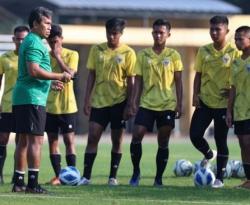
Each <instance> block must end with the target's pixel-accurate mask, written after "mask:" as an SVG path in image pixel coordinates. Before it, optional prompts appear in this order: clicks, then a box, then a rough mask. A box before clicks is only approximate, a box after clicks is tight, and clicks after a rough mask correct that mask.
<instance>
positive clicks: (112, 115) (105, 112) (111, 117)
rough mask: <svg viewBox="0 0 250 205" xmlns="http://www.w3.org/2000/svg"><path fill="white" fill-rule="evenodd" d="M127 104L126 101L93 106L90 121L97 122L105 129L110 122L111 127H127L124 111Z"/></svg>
mask: <svg viewBox="0 0 250 205" xmlns="http://www.w3.org/2000/svg"><path fill="white" fill-rule="evenodd" d="M125 106H126V101H123V102H121V103H118V104H115V105H113V106H110V107H103V108H93V107H92V108H91V113H90V118H89V121H90V122H96V123H98V124H100V125H101V126H102V127H103V129H105V128H106V127H107V125H108V123H110V127H111V129H114V130H115V129H122V128H125V127H126V123H125V121H124V120H123V112H124V109H125Z"/></svg>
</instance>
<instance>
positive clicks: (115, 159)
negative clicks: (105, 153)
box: [109, 152, 122, 178]
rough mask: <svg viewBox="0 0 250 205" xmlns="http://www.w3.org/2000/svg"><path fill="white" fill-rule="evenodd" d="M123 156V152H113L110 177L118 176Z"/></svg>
mask: <svg viewBox="0 0 250 205" xmlns="http://www.w3.org/2000/svg"><path fill="white" fill-rule="evenodd" d="M121 158H122V154H121V153H115V152H111V163H110V174H109V178H116V174H117V170H118V167H119V164H120V161H121Z"/></svg>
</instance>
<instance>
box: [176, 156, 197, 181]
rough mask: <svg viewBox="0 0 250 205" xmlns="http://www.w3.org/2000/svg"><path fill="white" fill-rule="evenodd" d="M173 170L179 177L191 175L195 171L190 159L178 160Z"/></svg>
mask: <svg viewBox="0 0 250 205" xmlns="http://www.w3.org/2000/svg"><path fill="white" fill-rule="evenodd" d="M173 172H174V174H175V176H177V177H183V176H190V175H191V174H192V172H193V165H192V163H191V162H190V161H188V160H185V159H180V160H177V161H176V162H175V165H174V169H173Z"/></svg>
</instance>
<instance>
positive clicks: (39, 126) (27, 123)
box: [12, 104, 46, 136]
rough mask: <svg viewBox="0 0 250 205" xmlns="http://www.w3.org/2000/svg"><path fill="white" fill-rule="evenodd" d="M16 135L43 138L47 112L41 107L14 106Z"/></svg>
mask: <svg viewBox="0 0 250 205" xmlns="http://www.w3.org/2000/svg"><path fill="white" fill-rule="evenodd" d="M12 111H13V114H14V116H15V122H16V128H15V130H16V133H17V134H31V135H36V136H43V135H44V130H45V122H46V110H45V107H44V106H40V105H31V104H29V105H14V106H12Z"/></svg>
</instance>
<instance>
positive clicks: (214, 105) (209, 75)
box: [1, 15, 250, 193]
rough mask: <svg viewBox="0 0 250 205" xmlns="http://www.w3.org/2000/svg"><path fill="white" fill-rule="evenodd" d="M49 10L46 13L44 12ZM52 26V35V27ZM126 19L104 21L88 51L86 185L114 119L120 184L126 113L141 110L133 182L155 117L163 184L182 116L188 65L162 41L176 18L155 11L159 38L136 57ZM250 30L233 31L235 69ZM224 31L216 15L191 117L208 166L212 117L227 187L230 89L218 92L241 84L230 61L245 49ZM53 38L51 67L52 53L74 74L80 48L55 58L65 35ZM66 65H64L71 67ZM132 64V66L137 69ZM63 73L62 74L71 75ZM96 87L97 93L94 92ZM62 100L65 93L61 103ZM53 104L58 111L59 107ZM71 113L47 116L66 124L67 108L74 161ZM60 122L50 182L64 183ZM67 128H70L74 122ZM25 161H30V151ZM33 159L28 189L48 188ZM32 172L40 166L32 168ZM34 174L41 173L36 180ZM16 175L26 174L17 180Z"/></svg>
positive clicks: (243, 126) (243, 131) (20, 186)
mask: <svg viewBox="0 0 250 205" xmlns="http://www.w3.org/2000/svg"><path fill="white" fill-rule="evenodd" d="M45 17H48V16H46V15H45ZM53 27H54V28H57V30H58V28H60V27H58V26H53ZM53 27H52V31H51V35H53ZM124 27H125V21H124V20H122V19H117V18H114V19H111V20H109V21H107V22H106V33H107V43H103V44H100V45H96V46H93V47H92V48H91V51H90V54H89V59H88V63H87V68H88V69H89V75H88V81H87V87H86V95H85V102H84V103H85V104H84V112H85V114H87V115H89V116H90V120H89V135H88V143H87V147H86V151H85V156H84V173H83V177H82V179H81V181H80V182H79V185H87V184H89V183H90V182H91V181H90V178H91V170H92V166H93V163H94V160H95V157H96V153H97V145H98V142H99V139H100V137H101V134H102V132H103V131H104V130H105V128H106V126H107V124H108V123H111V139H112V151H111V167H110V176H109V180H108V183H109V184H110V185H117V184H118V182H117V179H116V173H117V169H118V167H119V163H120V160H121V155H122V154H121V143H122V136H123V131H124V126H125V120H126V119H128V118H129V117H131V116H134V115H135V114H136V117H135V126H134V130H133V137H132V142H131V145H130V151H131V159H132V163H133V167H134V170H133V175H132V177H131V180H130V184H131V185H132V186H137V185H139V180H140V177H141V176H140V166H139V164H140V159H141V155H142V145H141V142H142V139H143V136H144V134H145V133H146V132H147V131H151V130H152V127H153V124H154V122H155V121H156V123H157V128H158V138H157V139H158V145H159V147H158V151H157V155H156V166H157V171H156V176H155V180H154V185H156V186H162V175H163V172H164V170H165V167H166V165H167V161H168V153H169V150H168V142H169V137H170V134H171V130H172V129H173V128H174V123H175V119H176V118H179V117H180V116H181V110H182V81H181V72H182V70H183V66H182V63H181V58H180V55H179V54H178V52H177V51H175V50H174V49H170V48H167V47H166V46H165V43H166V39H167V38H168V37H169V36H170V29H171V25H170V23H169V22H167V21H165V20H163V19H158V20H156V21H155V22H154V24H153V32H152V35H153V39H154V45H153V47H152V48H147V49H144V50H142V51H140V52H139V53H138V55H137V61H136V57H135V53H134V51H133V50H132V49H131V48H129V47H128V46H126V45H124V44H120V37H121V35H122V33H123V29H124ZM31 28H32V27H31ZM59 30H60V29H59ZM249 32H250V30H249V27H241V28H239V29H238V30H237V31H236V36H237V38H236V39H235V40H236V45H237V47H238V48H239V49H240V50H243V55H242V56H243V59H240V58H239V59H237V60H238V61H240V64H239V62H238V63H237V64H236V68H235V69H234V73H235V74H237V72H236V71H238V66H239V65H241V66H240V67H239V68H242V69H241V70H243V71H245V70H244V69H245V67H244V66H246V65H247V63H246V62H245V60H244V59H245V57H246V56H247V57H248V55H247V53H246V50H248V49H249V45H248V44H247V43H249V42H246V40H247V38H248V36H249ZM227 33H228V20H227V18H226V17H224V16H215V17H213V18H212V19H211V20H210V35H211V37H212V40H213V43H212V44H209V45H207V46H204V47H202V48H201V49H200V50H199V52H198V55H197V60H196V66H195V69H196V76H195V81H194V95H193V96H194V100H193V103H194V106H196V109H195V112H194V115H193V118H192V123H191V129H190V137H191V141H192V143H193V144H194V146H195V147H196V148H197V149H198V150H200V151H201V152H202V153H203V154H204V160H202V163H203V165H204V166H205V165H206V163H207V162H208V161H209V160H211V159H212V158H214V157H215V155H214V152H213V151H212V150H211V149H210V148H209V145H208V143H207V142H206V140H205V139H204V138H203V134H204V132H205V130H206V128H207V127H208V125H209V123H210V122H211V121H212V120H214V123H215V140H216V145H217V150H218V155H217V170H218V172H217V176H216V178H217V180H216V181H215V184H214V187H222V186H223V185H224V184H223V178H222V176H223V170H224V169H225V166H226V163H227V160H228V148H227V143H226V139H227V132H228V127H227V126H226V121H225V118H226V107H227V98H226V95H227V92H223V93H221V91H223V90H222V89H225V88H229V85H232V86H233V88H234V87H236V92H238V91H237V90H238V84H237V80H232V81H229V79H230V78H229V73H230V67H231V64H232V62H233V61H234V59H235V58H237V57H239V56H240V55H239V52H238V51H237V50H236V49H235V48H234V47H233V46H232V45H231V44H228V43H226V40H225V39H226V34H227ZM15 35H16V32H15ZM44 37H46V36H44ZM14 38H15V36H14ZM49 39H50V38H49ZM52 39H53V40H52ZM52 39H51V41H50V40H49V41H48V42H49V44H50V46H51V48H52V52H51V56H52V68H53V57H54V65H56V64H57V65H58V66H56V67H57V68H58V70H55V71H56V72H60V71H66V72H68V73H70V74H72V71H71V70H67V69H68V68H74V65H75V68H76V67H77V60H78V59H77V58H78V56H77V54H75V56H76V58H75V60H74V61H75V62H76V63H73V64H67V63H68V62H70V61H66V60H65V59H64V60H63V61H64V62H63V61H60V60H59V59H57V58H56V54H58V53H57V51H56V48H58V47H57V46H55V45H58V44H56V41H57V40H58V39H59V41H61V40H62V35H55V36H54V37H53V38H52ZM53 45H54V46H53ZM53 47H54V49H53ZM59 47H60V46H59ZM53 50H54V52H53ZM53 55H54V56H53ZM236 62H237V61H236ZM63 65H64V66H65V65H67V66H66V70H65V67H64V66H63ZM63 67H64V68H63ZM134 67H135V69H133V68H134ZM243 68H244V69H243ZM247 74H248V73H244V75H241V78H244V77H245V81H244V82H245V83H248V81H247ZM71 76H72V75H71ZM134 76H135V77H134ZM233 76H235V75H233ZM52 79H58V78H52ZM64 79H65V76H64ZM64 79H58V80H63V81H66V80H64ZM67 79H69V78H67ZM232 79H234V78H232ZM67 81H68V80H67ZM133 81H134V83H133ZM70 83H72V82H70ZM67 85H68V83H67V84H64V88H65V86H67ZM57 86H59V87H60V86H61V84H55V87H57ZM132 87H133V93H132V92H131V91H132V89H131V88H132ZM174 87H175V90H176V96H175V93H174ZM233 88H232V89H231V90H230V99H231V101H230V102H232V99H233V94H234V92H233V90H234V89H233ZM93 89H94V90H93ZM239 90H240V93H241V91H242V92H243V93H244V91H245V90H244V89H242V87H240V88H239ZM70 92H73V88H72V90H70ZM51 93H54V94H53V95H60V94H58V92H57V91H51ZM91 94H92V101H91V100H90V99H91V97H90V96H91ZM243 95H244V94H243ZM244 96H245V95H244ZM65 99H66V98H64V100H65ZM237 99H238V98H236V104H237ZM48 102H49V101H48ZM58 102H59V101H58ZM61 102H62V101H60V103H61ZM60 103H58V104H57V103H56V104H55V106H58V105H59V104H60ZM229 104H230V103H229ZM231 104H232V103H231ZM231 104H230V105H231ZM48 107H49V106H48ZM138 107H139V108H138ZM70 108H71V107H69V109H70ZM242 109H248V106H247V105H245V106H244V108H243V107H242V106H240V108H237V112H238V113H241V114H242V111H243V113H244V110H242ZM52 110H53V111H54V110H56V109H52ZM231 111H232V106H229V109H228V115H227V119H226V120H227V122H228V125H229V126H231V121H230V119H231V118H230V113H231ZM69 113H74V111H73V112H72V111H70V112H68V113H67V114H66V113H53V112H52V114H54V115H52V116H50V115H48V118H49V117H56V119H54V118H52V121H50V123H49V124H50V126H51V125H53V124H55V122H58V125H55V127H61V129H62V130H64V125H62V124H61V122H62V121H63V120H64V118H65V116H66V117H67V116H69V118H66V119H67V120H66V121H67V122H70V123H68V124H66V127H65V132H64V131H63V134H64V139H66V140H65V142H66V147H67V151H66V160H67V164H68V165H75V159H76V158H75V151H74V145H73V135H68V133H71V134H73V131H74V129H73V125H74V124H73V123H72V122H71V120H72V119H73V118H74V117H73V116H72V114H69ZM58 114H60V115H58ZM64 114H66V115H64ZM246 114H247V112H246ZM62 116H63V117H64V118H63V120H62V121H60V118H61V117H62ZM236 116H237V117H238V118H237V117H236ZM236 116H235V119H236V120H237V121H240V123H236V125H237V124H238V125H237V126H236V125H235V126H236V128H237V127H238V131H239V132H240V133H239V132H238V133H237V132H236V134H237V135H238V136H239V139H240V145H241V148H242V159H243V163H244V168H245V172H246V176H247V179H249V162H250V160H248V159H247V157H246V155H247V149H244V146H245V145H246V144H247V142H248V141H249V139H247V138H248V137H249V136H248V135H249V132H248V131H249V126H247V123H249V122H248V120H247V119H249V116H248V118H244V119H243V118H240V117H242V116H239V114H238V115H236ZM245 117H247V116H245ZM241 121H242V122H241ZM248 125H249V124H248ZM50 126H48V127H50ZM55 127H54V126H53V127H50V128H48V129H49V130H48V133H51V134H49V135H48V136H49V143H50V153H51V162H52V165H53V168H54V171H55V175H56V177H55V178H54V179H53V180H52V181H51V183H52V184H59V183H60V182H59V180H58V173H59V171H60V155H59V154H58V128H55ZM69 128H72V130H71V129H69ZM46 129H47V127H46ZM236 130H237V129H236ZM67 142H68V143H67ZM1 148H3V149H4V146H1ZM5 150H6V148H5ZM5 152H6V151H5ZM22 160H23V159H22ZM23 161H26V159H25V160H23ZM28 167H29V176H32V177H28V185H27V187H28V188H29V189H28V190H31V191H30V192H35V193H44V192H46V191H45V190H44V189H43V188H41V187H40V186H39V185H38V182H37V177H38V171H39V166H38V169H37V167H35V169H34V167H30V166H29V165H28ZM15 169H16V171H15V179H14V187H13V188H14V189H13V190H14V191H24V189H26V190H27V187H26V188H24V180H23V179H24V171H23V170H25V167H24V169H23V170H18V167H17V163H16V168H15ZM19 169H20V168H19ZM30 172H31V173H30ZM34 172H37V173H35V174H34ZM20 176H21V177H20ZM33 176H36V177H35V181H34V179H33V178H34V177H33ZM18 179H21V180H20V181H18ZM30 181H33V182H30ZM242 186H243V187H246V188H248V187H249V182H248V181H246V182H245V183H244V184H242ZM30 188H31V189H30Z"/></svg>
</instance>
